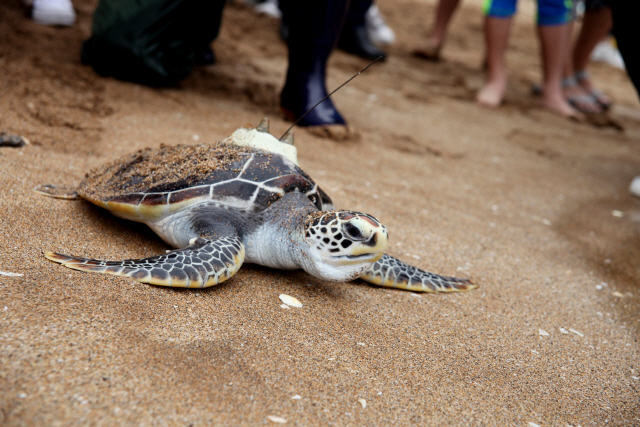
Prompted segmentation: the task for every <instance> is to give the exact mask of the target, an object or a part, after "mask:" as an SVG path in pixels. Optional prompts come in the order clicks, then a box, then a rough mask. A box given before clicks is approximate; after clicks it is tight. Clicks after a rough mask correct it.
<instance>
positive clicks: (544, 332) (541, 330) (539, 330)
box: [538, 329, 549, 337]
mask: <svg viewBox="0 0 640 427" xmlns="http://www.w3.org/2000/svg"><path fill="white" fill-rule="evenodd" d="M538 333H539V334H540V335H542V336H543V337H548V336H549V332H547V331H545V330H544V329H538Z"/></svg>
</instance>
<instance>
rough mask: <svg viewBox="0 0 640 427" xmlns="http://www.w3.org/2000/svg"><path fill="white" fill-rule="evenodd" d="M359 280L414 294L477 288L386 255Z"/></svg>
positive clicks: (463, 280) (461, 280) (466, 281)
mask: <svg viewBox="0 0 640 427" xmlns="http://www.w3.org/2000/svg"><path fill="white" fill-rule="evenodd" d="M360 278H361V279H362V280H364V281H367V282H369V283H372V284H374V285H378V286H384V287H387V288H396V289H405V290H408V291H414V292H460V291H469V290H471V289H475V288H477V287H478V285H475V284H473V283H472V282H471V281H470V280H467V279H457V278H455V277H446V276H439V275H437V274H433V273H429V272H426V271H423V270H420V269H419V268H417V267H413V266H411V265H408V264H405V263H404V262H402V261H400V260H399V259H396V258H394V257H392V256H389V255H386V254H385V255H383V256H382V258H381V259H380V260H379V261H376V262H375V263H374V264H373V265H372V266H371V267H370V268H369V269H368V270H367V271H365V272H364V274H363V275H362V276H360Z"/></svg>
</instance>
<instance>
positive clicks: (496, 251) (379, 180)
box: [0, 0, 640, 427]
mask: <svg viewBox="0 0 640 427" xmlns="http://www.w3.org/2000/svg"><path fill="white" fill-rule="evenodd" d="M74 3H75V6H76V9H77V12H78V17H79V22H78V24H77V25H76V26H74V27H72V28H48V27H42V26H39V25H37V24H35V23H33V22H31V21H30V20H28V19H27V18H26V12H25V9H24V8H23V7H22V3H21V2H20V1H18V0H11V1H8V2H4V3H3V4H2V5H0V16H2V17H3V19H2V20H1V21H0V22H1V24H0V36H1V37H2V39H3V40H5V42H4V43H1V44H0V76H1V77H0V131H7V132H10V133H15V134H19V135H23V136H25V137H27V138H28V139H29V140H30V142H31V144H30V145H28V146H27V147H23V148H0V183H2V186H1V188H0V235H1V236H2V240H1V242H2V243H1V244H0V271H2V272H11V273H19V274H23V276H16V277H9V276H4V275H0V313H1V316H0V319H1V320H0V425H2V426H7V427H13V426H73V425H78V426H86V425H95V426H111V425H136V426H139V425H145V426H165V425H167V426H174V425H175V426H208V425H229V426H231V425H233V426H236V425H238V426H240V425H246V426H254V425H276V424H277V421H278V420H279V419H278V418H271V419H270V418H268V417H270V416H276V417H280V418H282V419H284V420H286V425H301V426H302V425H336V426H342V425H352V426H364V425H367V426H374V425H379V426H388V425H425V426H427V425H474V426H494V425H495V426H504V425H513V426H527V427H528V426H532V425H534V424H537V425H539V426H567V425H571V426H577V425H581V426H603V425H618V426H630V425H639V424H640V415H639V414H640V398H639V391H638V389H639V388H640V379H639V378H640V354H639V350H640V344H639V343H638V338H639V336H640V332H639V329H638V328H639V326H640V325H639V322H640V319H639V317H638V313H639V312H640V311H639V310H640V288H639V286H640V285H639V284H640V280H639V278H640V264H639V263H638V260H639V259H640V244H639V241H640V240H639V237H640V200H637V199H634V198H633V197H632V196H630V195H629V194H628V192H627V187H628V185H629V183H630V181H631V179H632V178H633V177H634V176H636V175H639V174H640V148H639V143H640V103H639V102H638V99H637V96H636V94H635V92H634V90H633V88H632V86H631V84H630V82H629V81H628V79H627V77H626V75H625V74H624V72H622V71H620V70H616V69H612V68H610V67H608V66H606V65H602V64H594V66H593V67H592V74H593V76H594V79H595V81H596V82H597V83H598V84H599V85H600V86H601V87H602V89H603V90H604V91H605V92H606V93H607V94H609V95H610V96H611V97H612V98H613V99H614V100H615V101H616V104H615V106H614V107H613V109H612V111H611V112H610V113H609V115H608V116H607V118H605V119H600V120H598V122H597V123H595V124H594V123H577V122H572V121H569V120H566V119H562V118H559V117H556V116H554V115H553V114H551V113H548V112H546V111H544V110H542V109H540V108H539V106H538V102H539V101H538V100H537V99H536V98H534V97H532V96H531V95H530V94H529V90H530V86H531V84H532V83H534V82H537V81H539V80H540V64H539V55H538V45H537V41H536V39H535V37H534V28H533V24H532V22H533V13H534V12H533V10H532V5H530V4H525V3H524V2H521V5H520V8H521V13H520V15H518V18H517V20H516V25H515V27H514V31H513V37H512V41H511V49H510V51H509V54H508V58H507V61H508V66H509V70H510V80H509V82H510V86H509V89H508V91H507V96H506V103H505V105H504V106H502V107H500V108H499V109H497V110H490V109H484V108H480V107H478V106H477V105H475V103H474V102H473V99H474V94H475V91H476V90H477V89H478V88H479V87H480V85H481V83H482V76H483V74H482V71H481V63H482V56H483V48H482V24H481V22H482V21H481V16H480V12H481V9H480V4H479V2H478V1H477V0H473V1H468V2H466V3H464V4H463V6H462V9H461V10H460V13H459V14H458V16H456V18H455V20H454V22H453V25H452V30H451V35H450V38H449V43H448V45H447V46H446V48H445V50H444V51H443V53H442V54H443V57H444V60H443V61H442V62H440V63H427V62H424V61H421V60H419V59H416V58H413V57H412V56H411V55H410V52H411V51H412V50H413V49H415V48H417V47H419V46H420V43H421V41H422V40H424V38H425V37H426V31H427V23H428V22H430V20H431V18H432V16H433V14H434V2H433V1H431V0H429V1H426V0H424V1H422V0H420V1H418V0H402V1H399V2H388V1H385V2H380V4H379V6H380V8H381V10H382V11H383V14H384V16H385V18H387V21H388V23H389V24H390V25H392V26H393V28H394V29H395V30H396V32H397V35H398V42H397V43H396V44H395V45H394V47H393V48H391V49H390V58H389V60H388V61H387V62H385V63H384V64H380V65H376V66H374V67H372V68H371V69H370V70H368V71H367V72H366V73H365V74H363V75H361V76H360V77H358V78H357V79H355V80H354V81H353V82H352V83H351V84H350V85H349V86H347V87H346V88H344V89H343V90H342V91H340V92H338V93H337V94H336V95H335V100H334V101H335V103H336V105H338V106H339V108H340V109H341V111H342V112H343V113H344V115H345V116H346V118H347V119H348V120H349V122H350V123H351V124H352V125H354V126H355V127H357V129H358V131H359V132H360V134H361V139H360V141H357V142H346V143H345V142H335V141H331V140H328V139H321V138H318V137H316V136H314V135H312V134H311V133H309V132H307V131H305V130H304V129H296V130H295V138H296V145H297V147H298V157H299V160H300V165H301V166H302V167H303V168H304V169H305V171H307V172H308V173H309V174H310V175H311V176H312V177H313V178H314V179H315V180H316V181H317V182H318V183H319V184H320V185H321V186H322V188H323V189H324V190H325V191H327V192H328V193H329V194H330V195H331V197H332V198H333V200H334V202H335V203H336V204H337V206H338V207H342V208H350V209H354V210H358V211H362V212H367V213H370V214H372V215H374V216H376V217H377V218H378V219H380V220H381V221H382V222H383V223H384V224H385V225H386V226H387V228H388V230H389V232H390V242H391V243H390V248H389V253H390V254H392V255H394V256H396V257H398V258H401V259H402V260H404V261H407V262H411V263H413V264H414V265H416V266H418V267H421V268H424V269H427V270H429V271H433V272H436V273H440V274H444V275H455V276H459V277H468V278H471V279H472V280H473V281H474V282H476V283H478V284H479V285H480V288H479V289H477V290H474V291H471V292H467V293H462V294H450V295H433V294H422V295H419V294H415V293H411V292H406V291H397V290H389V289H384V288H378V287H374V286H370V285H368V284H366V283H364V282H359V281H358V282H353V283H325V282H322V281H320V280H317V279H315V278H313V277H310V276H308V275H307V274H306V273H304V272H301V271H289V272H284V271H276V270H271V269H268V268H263V267H259V266H251V265H245V266H243V268H242V269H241V270H240V272H239V273H238V274H237V275H236V276H235V277H233V278H232V279H230V280H229V281H227V282H225V283H224V284H221V285H219V286H216V287H213V288H209V289H205V290H198V291H195V290H188V289H187V290H183V289H171V288H161V287H154V286H149V285H144V284H140V283H137V282H134V281H132V280H128V279H124V278H119V277H113V276H106V275H97V274H87V273H81V272H77V271H72V270H69V269H66V268H63V267H62V266H60V265H57V264H54V263H52V262H50V261H47V260H46V259H45V258H44V257H43V256H42V251H44V250H52V251H58V252H63V253H70V254H74V255H80V256H91V257H96V258H108V259H124V258H140V257H145V256H152V255H156V254H160V253H162V252H164V250H166V249H168V247H167V246H166V245H165V244H164V243H163V242H162V241H161V240H160V238H158V237H157V236H156V235H155V234H153V233H152V232H151V231H150V230H149V229H148V228H146V227H145V226H142V225H139V224H136V223H132V222H127V221H124V220H120V219H118V218H115V217H114V216H112V215H110V214H108V213H107V212H106V211H104V210H101V209H100V208H97V207H95V206H92V205H90V204H89V203H86V202H82V201H64V200H56V199H51V198H46V197H42V196H40V195H38V194H35V193H34V192H32V188H33V187H35V186H36V185H39V184H43V183H55V184H61V185H67V186H71V187H73V186H75V185H77V184H78V183H79V182H80V181H81V180H82V179H83V177H84V175H85V173H86V172H88V171H89V170H90V169H91V168H94V167H98V166H101V165H103V164H105V163H107V162H110V161H113V160H115V159H117V158H118V157H120V156H123V155H125V154H129V153H133V152H135V151H136V150H139V149H143V148H145V147H159V146H160V145H161V144H169V145H175V144H179V143H182V144H185V143H187V144H189V143H191V144H198V143H203V142H215V141H219V140H222V139H223V138H225V137H226V136H228V135H230V134H231V133H232V132H233V130H235V129H236V128H238V127H240V126H247V125H253V126H255V125H257V124H258V122H259V121H260V119H261V118H262V117H264V116H266V117H269V118H270V120H271V123H272V125H271V126H272V133H274V134H275V135H277V136H280V135H281V134H282V133H283V132H284V131H285V130H286V129H287V127H288V126H289V123H288V122H286V121H284V120H283V119H282V116H281V114H280V113H279V111H278V108H277V101H276V100H277V95H278V93H279V89H280V87H281V85H282V83H283V81H284V73H285V67H286V48H285V46H284V45H283V44H282V43H281V42H280V41H279V38H278V35H277V29H278V23H277V21H275V20H273V19H269V18H264V17H257V16H255V15H254V14H253V12H252V11H251V10H250V9H247V8H244V7H240V6H233V5H232V6H230V7H228V8H227V9H226V11H225V20H224V23H223V28H222V32H221V35H220V37H219V39H218V40H217V41H216V42H215V44H214V48H215V51H216V54H217V56H218V60H219V62H218V64H216V65H215V66H212V67H207V68H203V69H198V70H196V71H195V72H194V73H193V75H192V76H190V77H189V78H188V79H187V80H185V81H184V82H182V83H181V84H180V85H179V87H177V88H170V89H151V88H147V87H143V86H139V85H135V84H130V83H125V82H120V81H116V80H114V79H110V78H101V77H99V76H97V75H96V74H95V73H94V72H93V71H92V70H91V69H90V68H87V67H85V66H83V65H81V64H80V61H79V49H80V45H81V43H82V40H84V39H85V38H87V37H88V35H89V32H90V26H91V13H92V11H93V9H94V7H95V2H94V1H75V2H74ZM365 65H366V62H365V61H363V60H360V59H357V58H354V57H351V56H349V55H346V54H344V53H341V52H337V53H336V54H335V55H334V56H333V57H332V60H331V70H330V75H329V86H330V87H337V86H338V85H339V84H341V83H342V82H343V81H345V80H346V79H348V78H349V77H350V76H351V75H352V74H354V73H355V72H357V71H358V70H360V69H361V68H363V67H364V66H365ZM280 294H287V295H291V296H293V297H295V298H297V299H298V300H300V302H301V303H302V304H303V306H302V307H301V308H290V309H284V308H282V307H281V304H282V302H281V301H280V299H279V298H278V296H279V295H280ZM296 396H299V398H296ZM359 399H364V401H365V402H366V407H363V406H365V405H363V404H362V401H359ZM273 420H276V421H273Z"/></svg>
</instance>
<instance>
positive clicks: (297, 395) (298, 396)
mask: <svg viewBox="0 0 640 427" xmlns="http://www.w3.org/2000/svg"><path fill="white" fill-rule="evenodd" d="M292 399H294V400H298V399H302V396H300V395H299V394H296V395H295V396H293V397H292Z"/></svg>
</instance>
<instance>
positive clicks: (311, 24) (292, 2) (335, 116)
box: [280, 0, 348, 126]
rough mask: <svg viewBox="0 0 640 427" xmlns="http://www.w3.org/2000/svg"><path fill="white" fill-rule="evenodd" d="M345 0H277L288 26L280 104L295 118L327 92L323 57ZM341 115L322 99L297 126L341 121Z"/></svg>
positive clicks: (332, 44)
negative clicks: (284, 73)
mask: <svg viewBox="0 0 640 427" xmlns="http://www.w3.org/2000/svg"><path fill="white" fill-rule="evenodd" d="M347 6H348V0H304V1H300V0H281V1H280V8H281V10H282V15H283V16H282V18H283V22H284V23H285V25H286V27H287V28H288V37H287V45H288V47H289V69H288V70H287V80H286V82H285V85H284V89H283V90H282V94H281V99H280V106H281V107H282V110H283V111H284V113H285V115H286V116H287V118H288V119H290V120H292V121H295V120H297V119H299V118H300V117H302V116H303V115H304V114H305V113H306V112H307V111H309V110H310V109H311V108H312V107H313V106H314V105H315V104H316V103H317V102H318V101H320V100H321V99H322V98H324V97H325V96H327V88H326V85H325V82H326V69H327V60H328V59H329V55H330V54H331V51H332V50H333V48H334V47H335V45H336V41H337V39H338V36H339V34H340V29H341V27H342V23H343V20H344V16H345V13H346V10H347ZM345 124H346V122H345V120H344V118H343V117H342V115H341V114H340V113H339V112H338V110H337V109H336V107H335V106H334V105H333V102H332V101H331V99H326V100H325V101H324V102H322V103H321V104H320V105H318V106H317V107H316V108H315V109H314V110H313V111H311V112H310V113H309V114H307V115H306V116H305V117H304V119H302V120H301V121H300V122H299V123H298V125H299V126H324V125H345Z"/></svg>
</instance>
